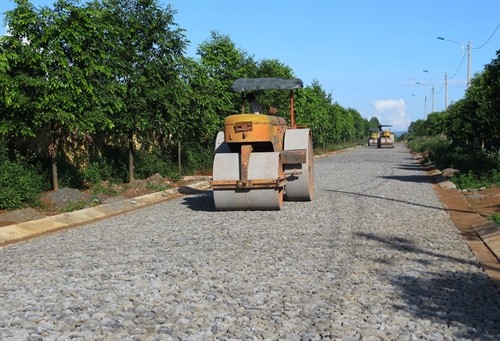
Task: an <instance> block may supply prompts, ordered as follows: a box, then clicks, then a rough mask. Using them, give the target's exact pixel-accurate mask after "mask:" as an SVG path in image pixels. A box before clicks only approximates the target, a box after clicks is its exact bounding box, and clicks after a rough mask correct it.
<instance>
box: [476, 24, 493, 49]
mask: <svg viewBox="0 0 500 341" xmlns="http://www.w3.org/2000/svg"><path fill="white" fill-rule="evenodd" d="M499 27H500V22H499V23H498V25H497V28H495V30H494V31H493V33H492V34H491V36H490V37H489V38H488V39H487V40H486V41H485V42H484V44H483V45H481V46H479V47H471V49H473V50H478V49H480V48H481V47H483V46H484V45H486V44H488V42H489V41H490V40H491V38H493V36H494V35H495V33H496V32H497V30H498V28H499Z"/></svg>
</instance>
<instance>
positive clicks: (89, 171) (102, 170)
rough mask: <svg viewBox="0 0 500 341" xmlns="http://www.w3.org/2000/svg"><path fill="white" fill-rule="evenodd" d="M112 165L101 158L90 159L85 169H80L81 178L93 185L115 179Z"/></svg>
mask: <svg viewBox="0 0 500 341" xmlns="http://www.w3.org/2000/svg"><path fill="white" fill-rule="evenodd" d="M113 173H114V172H113V165H112V164H111V163H110V162H108V161H106V160H105V159H103V158H100V159H97V160H95V161H92V162H91V163H90V165H89V167H87V168H86V169H84V170H83V171H82V178H83V180H84V181H85V182H87V183H89V184H91V185H95V184H98V183H100V182H101V181H111V182H113V181H114V180H116V179H115V178H114V175H113Z"/></svg>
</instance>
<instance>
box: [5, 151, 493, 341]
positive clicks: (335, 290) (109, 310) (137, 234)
mask: <svg viewBox="0 0 500 341" xmlns="http://www.w3.org/2000/svg"><path fill="white" fill-rule="evenodd" d="M314 174H315V184H316V198H315V200H314V201H313V202H285V204H284V208H283V210H281V211H267V212H215V211H214V207H213V204H212V197H211V192H210V191H207V192H202V193H198V194H193V195H189V196H186V197H184V198H180V199H176V200H172V201H169V202H166V203H162V204H159V205H155V206H151V207H148V208H145V209H141V210H138V211H135V212H133V213H130V214H126V215H122V216H118V217H114V218H110V219H106V220H104V221H101V222H98V223H95V224H90V225H86V226H82V227H79V228H75V229H72V230H67V231H64V232H61V233H58V234H53V235H49V236H45V237H42V238H39V239H35V240H30V241H28V242H25V243H22V244H17V245H11V246H8V247H5V248H2V249H0V339H1V340H16V341H17V340H261V339H267V340H435V341H439V340H499V339H500V306H499V302H500V298H499V295H498V293H497V291H496V289H495V287H494V286H493V284H492V283H491V281H490V280H489V279H488V278H487V276H486V275H485V273H484V272H483V271H482V269H481V268H480V266H479V264H478V262H477V260H476V258H475V257H474V255H473V254H472V253H471V251H470V250H469V249H468V248H467V246H466V244H465V243H464V241H463V240H462V239H461V237H460V236H459V235H458V234H457V231H456V229H455V227H454V226H453V224H452V223H451V221H450V219H449V217H448V215H447V213H446V212H445V211H444V210H443V208H442V206H441V204H440V202H439V200H438V199H437V197H436V195H435V194H434V191H433V189H432V185H431V183H430V178H428V177H427V176H426V173H425V172H424V171H423V170H422V169H421V168H420V167H419V165H418V164H417V163H415V162H414V161H413V159H412V158H411V156H410V154H409V153H408V151H407V149H406V147H405V146H404V145H396V147H395V148H394V149H376V148H368V147H360V148H356V149H354V150H352V151H349V152H346V153H341V154H337V155H333V156H328V157H324V158H321V159H318V160H316V161H315V165H314Z"/></svg>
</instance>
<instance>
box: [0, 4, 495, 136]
mask: <svg viewBox="0 0 500 341" xmlns="http://www.w3.org/2000/svg"><path fill="white" fill-rule="evenodd" d="M32 3H33V4H35V6H37V7H38V6H50V5H51V4H53V3H54V0H33V1H32ZM160 3H161V4H162V5H167V4H170V5H172V7H173V8H174V9H175V10H176V11H177V14H176V15H175V16H174V19H175V21H176V22H177V23H178V24H179V25H180V27H182V28H184V29H185V30H186V32H185V34H186V37H187V39H188V40H189V41H190V45H189V48H188V49H187V51H186V52H187V54H188V55H190V56H195V52H196V48H197V47H198V45H199V44H200V43H201V42H203V41H205V40H207V39H208V38H209V37H210V31H212V30H215V31H218V32H219V33H221V34H225V35H229V36H230V38H231V40H232V41H233V42H234V43H235V44H236V46H237V47H238V48H240V49H242V50H244V51H246V52H247V53H248V54H249V55H251V56H253V57H254V59H255V60H262V59H277V60H279V61H280V62H282V63H283V64H286V65H288V66H290V67H291V68H292V69H293V70H294V72H295V74H296V76H297V77H299V78H301V79H302V80H303V81H304V83H305V84H306V85H310V84H311V82H312V81H313V80H317V81H318V82H319V83H320V84H321V86H322V87H323V89H324V90H325V91H326V92H328V93H331V94H332V97H333V100H334V101H335V102H337V103H339V104H340V105H341V106H343V107H346V108H354V109H356V110H358V111H359V112H360V113H361V114H362V116H363V117H366V118H368V119H369V118H371V117H373V116H376V117H378V118H379V120H380V122H381V123H382V124H392V125H393V130H395V131H402V130H406V129H407V127H408V125H409V124H410V122H411V121H415V120H417V119H421V118H425V115H426V114H428V113H430V112H431V111H432V102H433V101H432V99H433V97H434V110H435V111H441V110H444V108H445V87H444V78H445V74H446V75H447V76H448V87H447V88H448V104H450V103H453V102H454V101H457V100H459V99H461V98H463V96H464V93H465V89H466V79H467V62H468V58H467V53H466V51H467V44H468V42H470V44H471V47H472V48H471V50H470V51H471V58H470V65H471V77H473V75H474V74H475V73H477V72H480V71H482V70H483V69H484V65H486V64H489V63H490V62H491V61H492V60H493V59H494V58H495V57H496V51H497V50H500V28H498V26H499V24H500V0H296V1H294V0H248V1H247V0H171V1H166V0H160ZM13 7H14V4H13V2H12V1H11V0H0V12H1V13H4V12H5V11H6V10H10V9H12V8H13ZM2 20H3V19H2ZM2 26H3V25H2ZM4 33H5V28H2V29H1V30H0V34H4ZM438 36H439V37H444V38H445V39H447V40H444V41H443V40H438V39H437V37H438ZM449 40H451V41H449ZM424 69H425V70H428V71H429V72H427V73H425V72H423V70H424ZM417 82H419V83H420V84H417ZM433 87H434V96H433V92H432V88H433Z"/></svg>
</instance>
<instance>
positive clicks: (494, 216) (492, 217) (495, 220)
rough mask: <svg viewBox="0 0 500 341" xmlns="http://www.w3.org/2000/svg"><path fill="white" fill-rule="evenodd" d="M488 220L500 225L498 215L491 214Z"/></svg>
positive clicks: (499, 215)
mask: <svg viewBox="0 0 500 341" xmlns="http://www.w3.org/2000/svg"><path fill="white" fill-rule="evenodd" d="M488 219H489V220H492V221H494V222H495V223H497V224H500V214H493V215H491V216H490V217H489V218H488Z"/></svg>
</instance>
